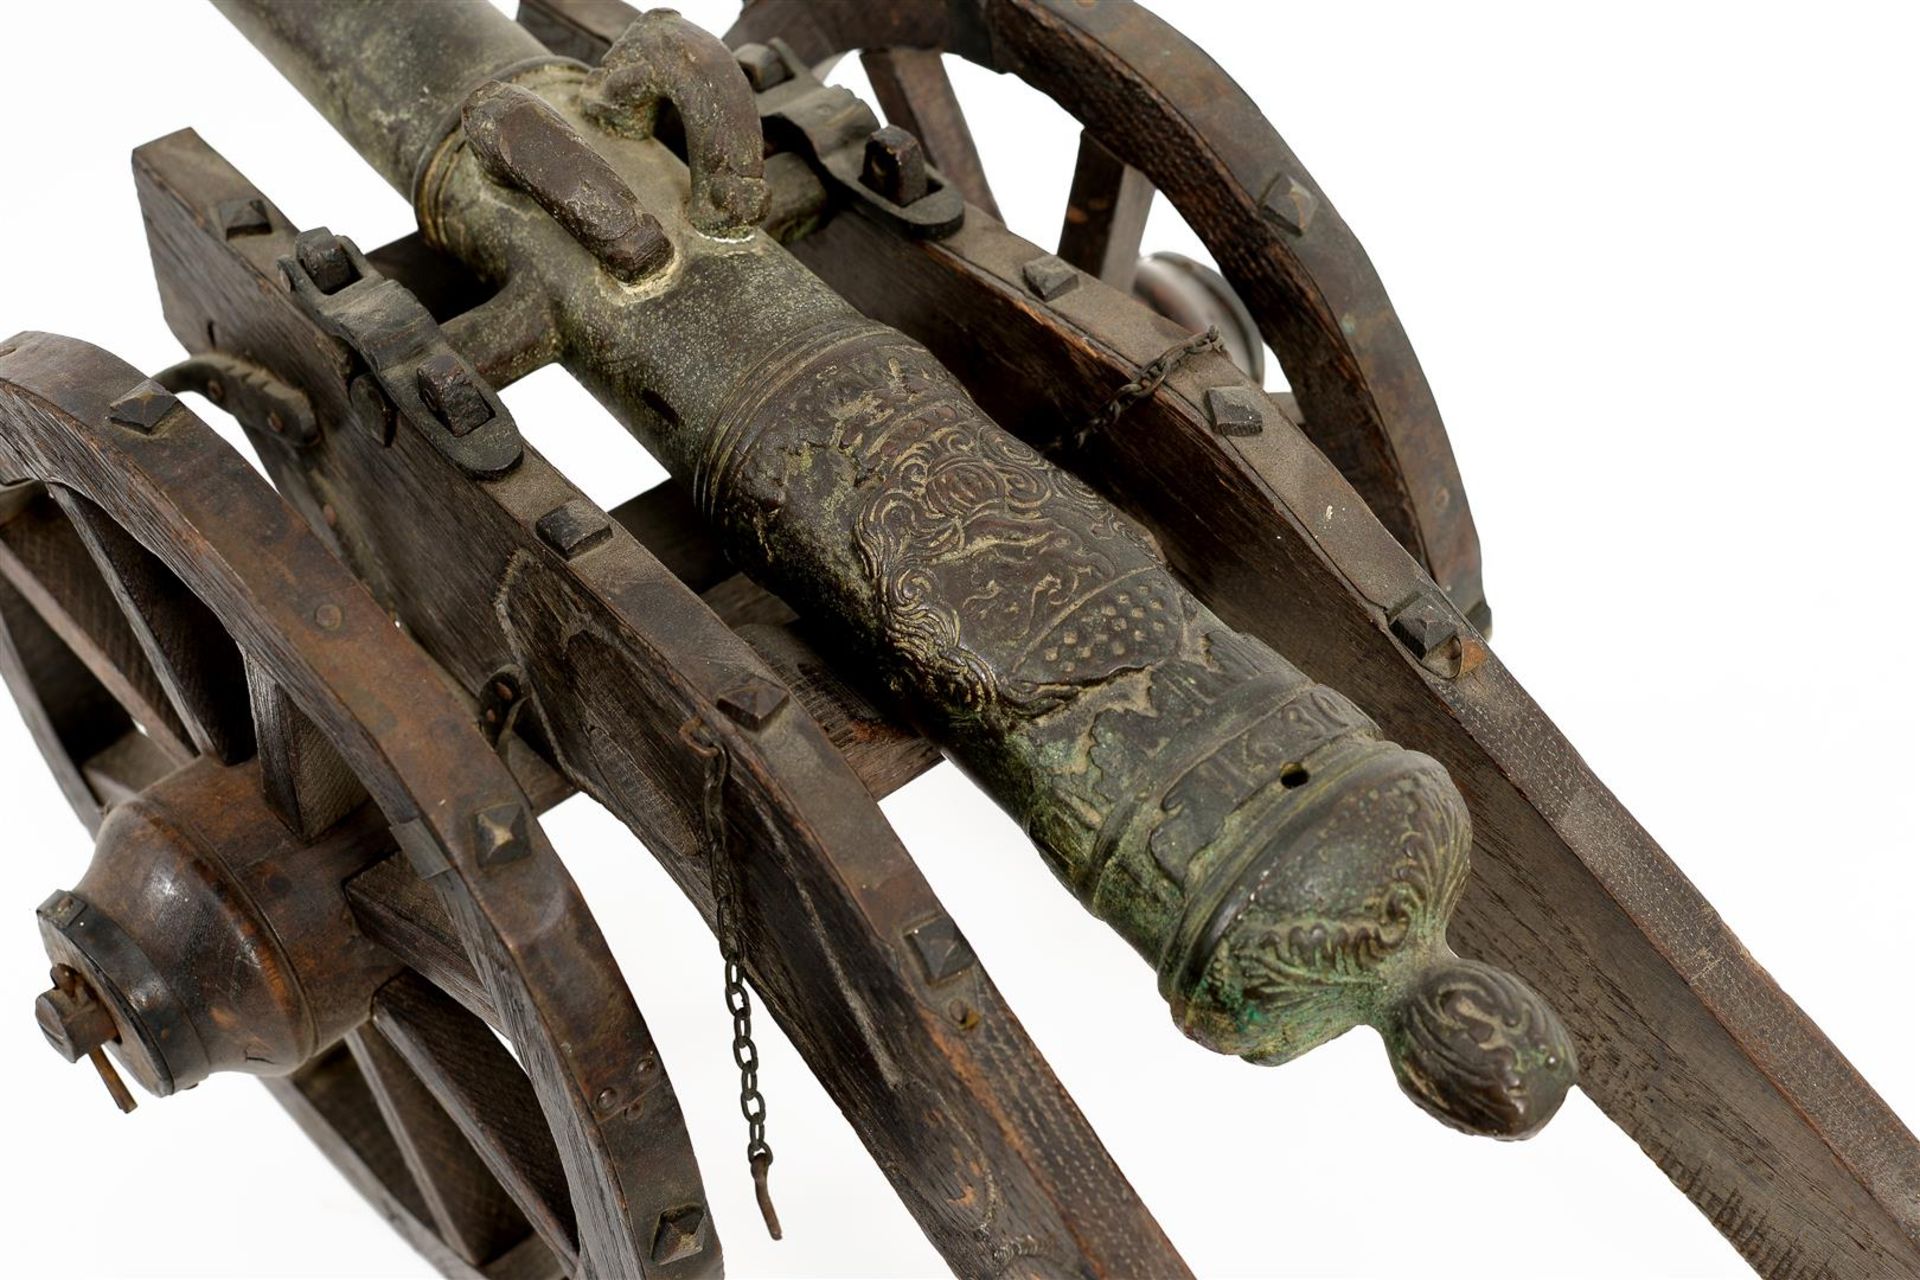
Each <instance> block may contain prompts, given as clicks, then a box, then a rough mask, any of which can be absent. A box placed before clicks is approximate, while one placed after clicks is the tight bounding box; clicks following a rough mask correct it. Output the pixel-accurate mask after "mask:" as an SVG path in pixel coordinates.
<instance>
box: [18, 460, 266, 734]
mask: <svg viewBox="0 0 1920 1280" xmlns="http://www.w3.org/2000/svg"><path fill="white" fill-rule="evenodd" d="M52 492H53V496H54V499H55V500H56V501H57V502H58V503H59V504H60V508H61V510H63V511H65V512H66V513H67V518H68V519H70V520H71V521H72V522H73V527H74V530H75V532H77V533H78V534H79V535H80V541H81V543H82V545H84V546H85V547H86V549H87V553H88V555H90V556H92V558H93V563H94V566H95V568H97V569H98V570H99V571H100V576H101V577H102V579H103V580H104V581H105V582H106V584H107V589H108V590H109V591H111V592H112V593H113V598H114V601H115V602H116V603H117V604H119V606H120V609H121V612H123V613H124V614H126V616H127V623H128V625H129V626H130V627H131V628H132V631H133V635H134V639H135V640H136V641H137V642H138V643H139V645H140V649H141V651H142V652H143V653H145V654H146V658H147V665H148V667H149V668H150V669H151V670H152V671H153V673H154V675H155V676H156V677H157V678H158V680H159V682H160V686H161V688H162V689H164V690H165V691H166V694H167V700H168V702H169V703H171V704H172V706H173V709H174V710H175V711H176V712H177V713H178V714H179V716H180V719H181V721H182V722H183V723H184V724H185V725H186V727H187V732H188V734H189V735H190V736H191V737H192V739H193V744H194V747H195V749H196V750H198V751H199V752H200V753H201V754H203V755H210V756H213V757H214V758H215V759H217V760H222V761H225V762H227V763H229V764H230V763H232V762H233V761H235V760H243V759H245V758H246V757H247V756H249V755H251V754H252V753H253V722H252V719H251V717H250V716H249V714H248V710H247V681H246V675H245V667H244V666H243V664H242V662H241V659H240V651H239V650H238V649H236V648H234V646H233V642H232V641H231V640H229V639H227V636H226V633H225V631H224V630H223V629H222V628H221V626H220V624H219V622H218V621H217V620H216V619H215V618H214V617H213V614H212V613H211V611H209V610H208V609H207V607H206V606H205V605H204V604H202V603H201V602H200V601H199V600H198V599H197V598H196V597H195V596H194V595H193V593H192V592H191V591H188V590H187V588H186V586H185V585H184V584H183V583H181V581H180V580H179V579H178V578H177V577H175V576H174V575H173V574H172V573H171V572H170V571H169V570H168V569H167V567H166V566H165V565H164V564H162V563H161V562H160V560H159V557H157V556H155V555H154V554H153V552H151V551H149V550H148V549H147V548H146V547H144V546H142V545H141V544H140V542H139V541H138V540H137V539H136V538H134V537H133V535H131V534H129V533H128V532H127V531H126V530H125V529H123V528H121V527H120V526H119V525H118V524H116V523H115V522H114V521H113V519H112V518H111V517H110V516H108V515H107V514H106V513H105V512H103V511H101V510H100V508H99V507H97V506H96V505H94V503H93V502H91V501H90V500H89V499H87V498H85V497H83V496H81V495H80V494H77V493H74V492H73V491H72V490H70V489H65V488H61V487H55V488H54V489H53V491H52Z"/></svg>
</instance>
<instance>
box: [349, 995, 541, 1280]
mask: <svg viewBox="0 0 1920 1280" xmlns="http://www.w3.org/2000/svg"><path fill="white" fill-rule="evenodd" d="M373 1025H374V1028H375V1029H376V1030H377V1031H378V1032H379V1034H380V1035H381V1036H383V1037H384V1038H385V1039H386V1041H387V1043H389V1044H390V1045H392V1046H393V1048H394V1049H395V1050H397V1051H398V1052H399V1054H400V1056H401V1057H402V1058H404V1059H405V1060H406V1063H407V1065H408V1066H409V1067H411V1068H412V1069H413V1072H414V1074H415V1076H417V1077H418V1078H419V1080H420V1082H421V1083H422V1084H424V1085H425V1086H426V1088H427V1091H428V1092H429V1093H431V1094H432V1095H433V1097H434V1099H435V1100H436V1101H437V1102H439V1104H440V1106H441V1107H442V1108H443V1109H444V1110H445V1112H446V1114H447V1115H449V1116H451V1117H452V1118H453V1122H454V1123H455V1124H456V1125H458V1126H459V1129H460V1132H461V1133H462V1134H464V1135H465V1136H466V1139H467V1141H468V1142H469V1143H471V1144H472V1146H473V1149H474V1150H475V1151H477V1152H479V1153H480V1158H481V1160H482V1161H484V1162H485V1164H486V1166H487V1168H488V1170H490V1171H491V1172H492V1174H493V1176H494V1178H495V1179H497V1180H498V1182H499V1184H500V1185H501V1186H502V1187H504V1188H505V1189H506V1191H507V1194H508V1195H510V1196H511V1197H512V1198H513V1201H514V1203H515V1204H516V1205H518V1206H519V1207H520V1210H521V1212H522V1213H524V1214H525V1215H526V1217H527V1220H528V1221H529V1222H531V1223H532V1224H533V1228H534V1230H535V1231H538V1232H539V1233H540V1238H541V1239H542V1240H544V1241H546V1243H547V1246H548V1247H549V1248H550V1249H552V1250H553V1252H554V1253H555V1254H556V1255H557V1256H558V1257H560V1258H561V1260H562V1261H563V1262H564V1263H565V1264H566V1265H567V1267H568V1268H569V1269H572V1268H574V1267H575V1266H576V1265H577V1263H578V1257H579V1245H578V1234H577V1231H576V1228H575V1225H574V1217H573V1202H572V1200H571V1198H570V1197H569V1196H568V1193H567V1177H566V1173H565V1171H564V1170H563V1169H562V1168H561V1167H560V1157H559V1153H558V1152H557V1151H556V1150H555V1149H554V1145H553V1137H552V1134H551V1131H550V1130H548V1128H547V1124H546V1120H545V1118H544V1117H543V1115H542V1113H541V1110H540V1103H539V1100H538V1099H537V1098H536V1097H535V1096H534V1092H533V1083H532V1082H531V1081H530V1080H528V1079H527V1077H526V1074H525V1073H524V1072H522V1071H521V1070H520V1067H519V1064H518V1063H516V1062H515V1061H514V1060H513V1056H512V1055H511V1054H509V1053H508V1052H507V1050H506V1048H505V1047H504V1046H502V1045H501V1043H500V1041H499V1040H498V1039H496V1038H495V1037H494V1034H493V1032H492V1031H491V1030H489V1029H488V1028H487V1026H486V1024H485V1023H483V1022H481V1021H480V1020H479V1019H478V1018H475V1017H474V1016H473V1015H471V1014H469V1013H467V1012H466V1011H465V1010H464V1009H462V1008H461V1007H460V1006H459V1005H458V1004H455V1003H454V1002H453V1000H451V999H450V998H448V997H447V996H445V995H443V994H442V993H441V992H439V991H438V990H436V989H435V988H434V987H433V985H432V984H431V983H429V982H428V981H427V980H426V979H424V978H422V977H420V976H419V975H417V974H403V975H402V976H401V977H398V978H396V979H394V980H393V981H392V982H390V983H388V984H387V985H386V986H384V987H382V988H381V989H380V991H379V993H378V994H376V995H375V996H374V1002H373Z"/></svg>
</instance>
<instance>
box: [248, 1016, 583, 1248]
mask: <svg viewBox="0 0 1920 1280" xmlns="http://www.w3.org/2000/svg"><path fill="white" fill-rule="evenodd" d="M265 1084H266V1086H267V1090H268V1092H270V1093H271V1094H273V1096H274V1100H275V1101H277V1102H278V1103H279V1104H280V1105H281V1106H282V1107H284V1108H285V1109H286V1111H287V1114H288V1115H290V1116H292V1117H293V1119H294V1121H295V1123H297V1124H298V1125H299V1126H300V1128H301V1130H302V1131H303V1132H305V1133H306V1135H307V1137H308V1138H310V1139H311V1140H312V1141H313V1144H314V1145H315V1146H316V1147H318V1148H319V1149H320V1151H321V1153H322V1154H323V1155H325V1156H326V1157H327V1160H328V1161H329V1162H330V1163H331V1164H332V1165H333V1166H334V1168H336V1169H338V1170H339V1171H340V1173H341V1174H342V1175H343V1176H344V1177H345V1178H346V1179H347V1182H348V1183H349V1184H350V1185H352V1187H353V1188H354V1190H356V1191H358V1192H359V1193H360V1194H361V1195H362V1196H364V1197H365V1198H366V1200H367V1202H368V1203H369V1204H371V1205H372V1206H373V1207H374V1208H375V1210H377V1211H378V1212H379V1214H380V1216H381V1217H382V1218H384V1219H386V1221H387V1222H389V1223H390V1224H392V1226H393V1228H394V1229H395V1230H396V1231H398V1232H399V1233H400V1235H401V1237H402V1238H403V1239H404V1240H406V1242H407V1243H408V1244H410V1245H412V1246H413V1248H414V1249H416V1250H418V1251H419V1252H420V1254H421V1255H422V1256H423V1257H425V1258H426V1259H427V1261H428V1262H429V1263H431V1264H432V1266H433V1267H434V1269H435V1270H436V1271H438V1272H440V1274H442V1275H444V1276H451V1277H454V1278H455V1280H559V1278H560V1277H561V1276H562V1275H563V1272H562V1271H561V1269H560V1264H559V1263H558V1262H557V1261H556V1260H555V1259H554V1257H553V1254H552V1253H551V1252H550V1251H548V1250H547V1248H546V1247H545V1246H544V1245H543V1244H542V1243H541V1242H540V1239H539V1238H538V1237H537V1236H531V1235H530V1236H528V1237H527V1238H526V1240H525V1241H523V1242H522V1243H521V1244H520V1245H519V1246H518V1247H517V1248H515V1249H513V1250H511V1251H509V1252H508V1253H507V1254H505V1255H503V1256H501V1257H499V1258H496V1259H494V1260H493V1262H492V1263H490V1264H489V1265H488V1266H487V1267H486V1268H485V1269H484V1270H481V1269H475V1268H473V1267H471V1266H468V1265H467V1263H466V1262H465V1261H464V1260H463V1259H461V1258H460V1257H459V1256H458V1255H456V1254H454V1253H453V1252H452V1251H451V1250H450V1249H448V1248H447V1246H446V1244H445V1243H444V1242H443V1241H442V1240H441V1239H440V1237H439V1236H438V1235H437V1234H435V1232H434V1230H433V1228H432V1227H430V1226H428V1225H427V1218H428V1212H427V1205H426V1201H425V1199H424V1198H423V1197H422V1196H421V1194H420V1189H419V1187H417V1186H415V1185H414V1182H413V1177H412V1175H411V1174H409V1173H408V1172H407V1167H406V1161H405V1158H404V1157H403V1156H402V1155H401V1154H400V1148H399V1145H398V1144H397V1143H396V1142H395V1141H394V1139H393V1134H392V1133H391V1132H390V1131H389V1130H388V1129H387V1126H386V1122H385V1121H384V1120H383V1119H382V1118H381V1115H380V1111H379V1107H378V1105H377V1104H376V1103H375V1101H374V1097H373V1092H372V1090H370V1089H369V1088H368V1087H367V1082H366V1079H365V1078H364V1077H363V1076H361V1074H360V1070H359V1068H358V1067H357V1066H356V1065H355V1064H354V1060H353V1055H352V1054H351V1053H349V1052H348V1050H347V1046H346V1045H344V1044H342V1045H337V1046H335V1047H334V1048H333V1049H331V1050H329V1051H328V1052H326V1053H324V1054H322V1055H321V1056H320V1057H318V1058H316V1059H314V1061H312V1062H311V1063H308V1064H307V1065H306V1066H304V1067H302V1068H301V1069H300V1070H299V1071H298V1072H296V1073H294V1074H293V1075H291V1076H286V1077H281V1078H278V1079H270V1080H267V1081H266V1082H265Z"/></svg>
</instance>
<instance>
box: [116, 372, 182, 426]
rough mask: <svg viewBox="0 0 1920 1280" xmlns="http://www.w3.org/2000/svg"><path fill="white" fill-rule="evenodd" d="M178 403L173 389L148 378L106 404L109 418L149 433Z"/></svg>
mask: <svg viewBox="0 0 1920 1280" xmlns="http://www.w3.org/2000/svg"><path fill="white" fill-rule="evenodd" d="M179 407H180V401H179V400H178V399H177V398H176V397H175V396H174V394H173V392H171V391H169V390H167V389H166V388H165V387H163V386H161V385H160V384H159V383H157V382H155V381H154V380H153V379H152V378H148V379H146V380H145V381H144V382H142V383H140V384H139V385H138V386H136V387H135V388H134V389H133V390H131V391H129V392H127V394H125V395H124V396H121V397H120V398H119V399H118V400H115V401H114V402H113V403H112V404H110V405H108V406H107V421H109V422H111V423H114V424H115V425H116V426H122V427H125V428H126V429H127V430H129V431H137V432H139V433H140V434H141V435H143V436H150V435H152V434H153V433H154V430H155V429H156V428H158V427H159V425H160V422H161V420H162V419H163V418H165V417H166V416H167V415H168V414H170V413H172V412H173V411H174V410H175V409H178V408H179Z"/></svg>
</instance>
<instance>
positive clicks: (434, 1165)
mask: <svg viewBox="0 0 1920 1280" xmlns="http://www.w3.org/2000/svg"><path fill="white" fill-rule="evenodd" d="M347 1047H348V1048H349V1049H351V1050H352V1051H353V1060H354V1061H355V1062H356V1063H358V1064H359V1067H360V1074H361V1077H362V1078H363V1079H365V1081H366V1082H367V1085H368V1087H369V1088H370V1089H371V1090H372V1092H373V1097H374V1101H375V1103H376V1104H377V1105H378V1106H379V1108H380V1115H381V1118H382V1119H384V1120H385V1121H386V1125H387V1131H388V1132H389V1133H391V1134H392V1135H393V1138H394V1141H395V1143H396V1144H397V1145H398V1146H399V1148H400V1155H401V1158H402V1159H403V1160H405V1161H406V1165H407V1172H408V1173H409V1174H411V1175H412V1178H413V1184H414V1186H415V1187H416V1188H418V1190H419V1192H420V1197H421V1199H422V1200H423V1201H424V1202H425V1203H426V1206H427V1213H428V1215H429V1216H430V1217H431V1218H432V1220H433V1224H434V1228H435V1231H436V1233H437V1234H438V1235H439V1237H440V1239H441V1240H442V1241H443V1242H445V1243H446V1245H447V1247H448V1248H450V1249H452V1250H453V1251H454V1253H456V1254H457V1255H459V1257H460V1258H461V1259H462V1260H463V1261H465V1262H466V1263H468V1264H469V1265H472V1266H482V1265H484V1264H485V1263H487V1262H488V1261H490V1260H491V1259H493V1258H495V1257H498V1256H499V1255H500V1254H502V1253H505V1252H506V1251H507V1250H508V1249H509V1248H511V1247H512V1246H513V1245H515V1244H517V1243H518V1242H519V1241H520V1240H522V1239H524V1238H525V1236H526V1235H527V1231H528V1227H527V1221H526V1219H525V1217H523V1216H522V1215H521V1214H520V1212H519V1211H518V1210H517V1209H516V1208H515V1207H514V1203H513V1200H512V1198H511V1197H509V1196H508V1195H507V1193H506V1192H505V1191H503V1190H501V1188H500V1184H499V1182H498V1181H496V1180H495V1178H494V1177H493V1175H492V1174H491V1173H490V1172H488V1170H487V1169H486V1167H485V1166H484V1165H483V1164H482V1163H481V1161H480V1158H479V1156H478V1155H477V1154H476V1153H475V1152H474V1150H473V1148H472V1147H471V1146H469V1145H468V1143H467V1140H466V1138H465V1137H464V1136H462V1134H461V1131H460V1128H459V1127H458V1126H457V1125H455V1124H454V1122H453V1118H452V1117H451V1116H449V1115H448V1114H447V1113H446V1112H445V1111H444V1110H442V1109H441V1107H440V1105H439V1103H438V1102H437V1101H436V1100H435V1098H434V1095H433V1094H432V1093H431V1092H429V1091H428V1090H427V1088H426V1087H425V1086H424V1085H423V1084H422V1083H421V1082H420V1080H419V1078H418V1077H417V1076H415V1075H414V1073H413V1071H412V1070H411V1069H410V1068H409V1066H408V1065H407V1062H406V1060H405V1059H403V1058H402V1057H401V1056H400V1055H399V1054H398V1053H396V1052H395V1051H394V1049H393V1046H392V1045H390V1044H388V1043H387V1041H386V1038H385V1037H384V1036H383V1035H382V1034H381V1033H380V1032H379V1031H378V1030H376V1029H374V1028H371V1027H362V1028H361V1029H360V1030H358V1031H355V1032H353V1033H352V1034H351V1035H349V1036H348V1037H347Z"/></svg>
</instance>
